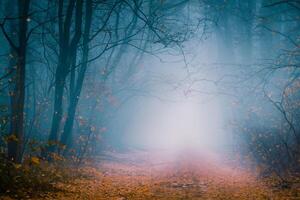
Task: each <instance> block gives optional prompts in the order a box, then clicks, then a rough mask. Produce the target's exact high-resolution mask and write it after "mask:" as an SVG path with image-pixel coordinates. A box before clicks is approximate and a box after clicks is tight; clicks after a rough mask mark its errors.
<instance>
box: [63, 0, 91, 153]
mask: <svg viewBox="0 0 300 200" xmlns="http://www.w3.org/2000/svg"><path fill="white" fill-rule="evenodd" d="M85 13H86V17H85V27H84V34H83V55H82V66H81V68H80V71H79V74H78V77H77V81H76V85H75V86H72V87H73V88H74V91H73V92H71V94H72V96H71V97H70V102H69V107H68V115H67V119H66V123H65V126H64V131H63V133H62V136H61V143H62V144H63V145H66V147H67V149H69V148H70V147H71V146H72V142H71V141H72V140H71V138H72V132H73V124H74V119H75V114H76V108H77V104H78V101H79V97H80V93H81V90H82V86H83V81H84V77H85V72H86V69H87V66H88V56H89V37H90V29H91V24H92V15H93V5H92V0H87V1H86V11H85ZM71 83H72V82H71ZM70 89H71V88H70Z"/></svg>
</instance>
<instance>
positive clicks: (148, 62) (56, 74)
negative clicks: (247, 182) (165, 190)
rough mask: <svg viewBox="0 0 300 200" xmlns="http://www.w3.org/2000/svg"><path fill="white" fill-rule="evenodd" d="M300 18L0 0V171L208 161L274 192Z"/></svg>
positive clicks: (148, 4)
mask: <svg viewBox="0 0 300 200" xmlns="http://www.w3.org/2000/svg"><path fill="white" fill-rule="evenodd" d="M299 19H300V2H299V1H293V0H286V1H271V0H107V1H105V0H103V1H101V0H68V1H64V0H55V1H46V0H45V1H37V0H2V1H0V28H1V29H0V30H1V31H0V136H1V138H0V153H1V159H2V160H1V162H3V163H14V164H13V165H14V166H15V165H16V166H19V165H20V166H22V165H25V164H26V163H32V162H33V163H35V164H36V163H37V162H38V163H40V162H47V163H53V162H55V161H56V160H65V161H68V162H69V163H71V165H76V166H82V165H83V166H84V164H85V163H102V161H103V160H102V159H103V156H104V155H105V156H107V155H108V154H109V155H110V153H112V152H114V153H118V154H122V155H123V154H124V155H125V154H126V155H127V154H128V155H129V154H131V153H136V152H143V153H147V155H152V156H153V157H154V158H152V157H151V156H150V157H151V160H152V162H155V160H156V161H157V162H158V161H160V159H166V157H168V159H170V158H171V159H173V160H176V162H177V161H178V160H182V163H183V162H184V161H183V160H184V159H188V158H190V159H191V160H193V159H194V157H197V156H200V157H201V159H202V160H204V161H203V162H204V163H205V159H210V158H215V157H216V158H220V160H222V163H223V164H224V163H227V162H229V161H230V163H231V164H230V165H232V166H233V165H234V166H239V167H241V166H242V167H243V168H245V169H247V170H250V171H255V173H256V175H257V177H260V178H262V177H268V178H270V177H273V176H274V177H276V179H278V180H279V181H280V182H281V183H284V184H287V183H289V182H290V180H295V179H296V178H295V176H296V175H297V174H299V170H300V168H299V158H300V152H299V145H300V126H299V122H300V120H299V119H300V118H299V117H300V109H299V108H300V107H299V103H300V99H299V98H300V93H299V91H300V90H299V89H300V82H299V76H300V71H299V58H300V57H299V55H300V54H299V53H300V51H299V45H300V43H299V41H300V38H299V36H300V35H299V34H300V27H299V26H300V23H299ZM132 155H133V154H132ZM158 155H159V156H158ZM182 155H184V156H183V157H184V159H182ZM105 156H104V157H105ZM156 156H157V157H156ZM2 157H3V158H2ZM129 157H130V156H129ZM132 157H135V156H132ZM136 157H138V156H136ZM105 158H106V157H105ZM168 159H166V160H168ZM104 160H105V159H104ZM218 160H219V159H218ZM103 162H104V161H103ZM195 162H196V161H195ZM137 163H139V162H137ZM59 165H61V164H59ZM7 166H10V165H5V167H7ZM219 166H221V165H219ZM222 166H223V165H222ZM199 168H201V167H199ZM203 168H205V167H203ZM224 168H225V167H224ZM5 170H7V169H6V168H5ZM5 170H4V171H5ZM0 176H2V175H1V170H0ZM297 180H298V179H297ZM0 182H2V180H1V178H0ZM3 182H4V181H3ZM0 185H1V184H0ZM285 186H286V185H284V187H285ZM288 187H292V186H290V185H289V186H288ZM0 189H1V191H2V190H3V191H6V190H8V189H7V188H6V187H4V186H3V187H2V186H1V187H0ZM9 190H10V189H9ZM124 199H125V198H124ZM126 199H127V198H126ZM154 199H155V198H154ZM187 199H188V198H187ZM191 199H193V198H191Z"/></svg>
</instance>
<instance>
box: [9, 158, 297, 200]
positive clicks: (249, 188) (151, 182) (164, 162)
mask: <svg viewBox="0 0 300 200" xmlns="http://www.w3.org/2000/svg"><path fill="white" fill-rule="evenodd" d="M171 158H172V157H170V155H164V156H163V155H162V154H156V155H155V154H149V153H134V154H133V153H132V154H115V153H114V154H110V155H105V156H104V157H102V158H99V163H97V164H95V165H94V166H93V167H86V168H84V173H85V174H87V175H88V176H84V177H81V178H76V179H74V180H73V181H71V182H68V183H60V184H56V187H57V188H58V189H61V190H58V192H55V193H53V192H52V193H45V194H41V195H39V197H36V198H35V199H66V200H68V199H70V200H75V199H96V200H97V199H99V200H102V199H103V200H104V199H105V200H106V199H112V200H126V199H128V200H131V199H132V200H135V199H139V200H147V199H162V200H168V199H178V200H179V199H182V200H185V199H195V200H196V199H224V200H225V199H226V200H227V199H249V200H256V199H257V200H259V199H300V196H298V195H299V194H300V188H293V189H286V190H283V189H280V190H275V188H272V187H270V186H268V185H267V184H266V183H263V182H262V181H258V179H257V178H256V175H255V174H253V173H250V172H249V171H247V170H245V169H243V168H241V167H238V166H235V165H234V164H233V163H230V162H223V161H221V160H220V159H219V158H218V157H217V156H216V155H213V154H211V155H207V154H206V155H205V156H195V155H194V156H193V155H188V154H184V155H183V156H177V157H176V159H174V158H172V159H171ZM7 199H9V198H7Z"/></svg>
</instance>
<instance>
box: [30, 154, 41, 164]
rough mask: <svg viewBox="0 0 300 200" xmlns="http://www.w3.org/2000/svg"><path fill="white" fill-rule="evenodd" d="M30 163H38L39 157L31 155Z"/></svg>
mask: <svg viewBox="0 0 300 200" xmlns="http://www.w3.org/2000/svg"><path fill="white" fill-rule="evenodd" d="M31 163H32V164H35V165H39V164H40V159H39V158H38V157H35V156H34V157H31Z"/></svg>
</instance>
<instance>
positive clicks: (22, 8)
mask: <svg viewBox="0 0 300 200" xmlns="http://www.w3.org/2000/svg"><path fill="white" fill-rule="evenodd" d="M29 5H30V0H19V1H18V13H19V16H20V19H19V38H18V40H19V44H18V47H17V49H16V53H17V65H16V73H15V80H14V81H15V87H14V90H13V93H12V94H11V103H12V105H11V125H10V139H9V141H8V158H9V159H11V160H13V161H14V162H17V163H20V162H21V161H22V148H23V139H24V102H25V73H26V68H25V67H26V49H27V29H28V21H27V17H28V12H29Z"/></svg>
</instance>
